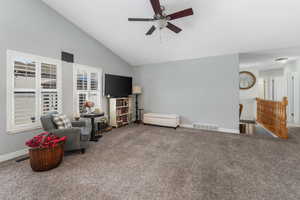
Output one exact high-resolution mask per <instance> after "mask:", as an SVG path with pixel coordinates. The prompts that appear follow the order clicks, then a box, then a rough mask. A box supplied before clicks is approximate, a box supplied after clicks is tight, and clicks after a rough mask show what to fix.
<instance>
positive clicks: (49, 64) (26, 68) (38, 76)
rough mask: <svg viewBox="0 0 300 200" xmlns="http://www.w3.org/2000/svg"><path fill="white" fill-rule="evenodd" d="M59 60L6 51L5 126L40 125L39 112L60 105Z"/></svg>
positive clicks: (15, 128) (13, 128) (18, 128)
mask: <svg viewBox="0 0 300 200" xmlns="http://www.w3.org/2000/svg"><path fill="white" fill-rule="evenodd" d="M60 77H61V74H60V61H56V60H53V59H49V58H43V57H39V56H34V55H29V54H24V53H20V52H15V51H8V52H7V115H8V117H7V130H8V131H9V132H18V131H22V130H27V129H32V128H37V127H39V126H40V121H39V118H40V116H41V115H44V114H47V113H48V112H50V111H60V109H61V86H60V85H61V84H60Z"/></svg>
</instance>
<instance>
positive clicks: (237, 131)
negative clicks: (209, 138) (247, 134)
mask: <svg viewBox="0 0 300 200" xmlns="http://www.w3.org/2000/svg"><path fill="white" fill-rule="evenodd" d="M218 131H220V132H222V133H234V134H240V130H237V129H229V128H219V130H218Z"/></svg>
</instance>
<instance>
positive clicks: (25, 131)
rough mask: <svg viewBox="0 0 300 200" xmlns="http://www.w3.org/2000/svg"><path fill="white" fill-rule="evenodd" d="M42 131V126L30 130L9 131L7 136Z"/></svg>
mask: <svg viewBox="0 0 300 200" xmlns="http://www.w3.org/2000/svg"><path fill="white" fill-rule="evenodd" d="M40 129H42V127H41V126H37V127H30V128H18V129H12V130H8V131H7V134H8V135H15V134H22V133H27V132H31V131H38V130H40Z"/></svg>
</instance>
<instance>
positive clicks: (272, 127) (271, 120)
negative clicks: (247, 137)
mask: <svg viewBox="0 0 300 200" xmlns="http://www.w3.org/2000/svg"><path fill="white" fill-rule="evenodd" d="M256 101H257V119H256V120H257V122H258V123H259V124H261V125H262V126H264V127H265V128H266V129H268V130H269V131H271V132H272V133H274V134H275V135H276V136H278V137H280V138H284V139H287V138H288V129H287V114H286V108H287V105H288V99H287V97H284V98H283V100H282V101H269V100H264V99H259V98H256Z"/></svg>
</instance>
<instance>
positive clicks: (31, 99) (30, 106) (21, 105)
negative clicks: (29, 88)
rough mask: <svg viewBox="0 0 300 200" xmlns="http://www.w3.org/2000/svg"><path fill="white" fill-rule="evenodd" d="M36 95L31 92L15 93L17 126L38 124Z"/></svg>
mask: <svg viewBox="0 0 300 200" xmlns="http://www.w3.org/2000/svg"><path fill="white" fill-rule="evenodd" d="M35 105H36V95H35V93H34V92H33V93H30V92H15V94H14V107H15V110H14V116H15V117H14V118H15V120H14V122H15V125H23V124H33V123H35V122H36V110H35Z"/></svg>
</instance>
